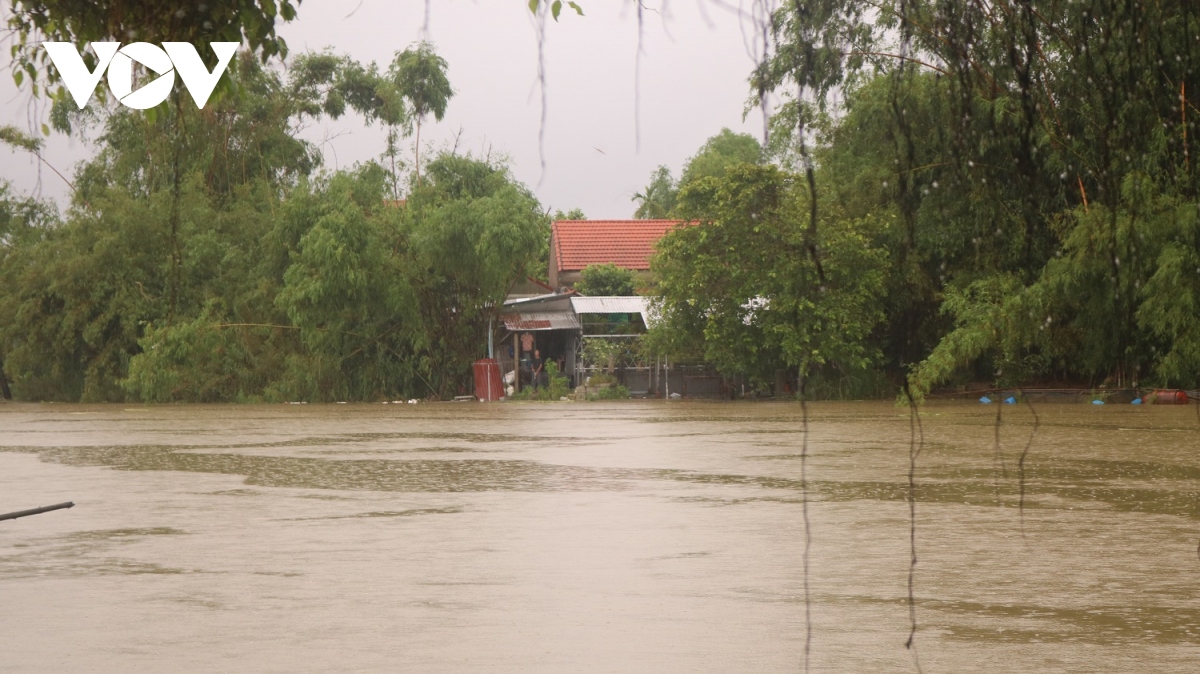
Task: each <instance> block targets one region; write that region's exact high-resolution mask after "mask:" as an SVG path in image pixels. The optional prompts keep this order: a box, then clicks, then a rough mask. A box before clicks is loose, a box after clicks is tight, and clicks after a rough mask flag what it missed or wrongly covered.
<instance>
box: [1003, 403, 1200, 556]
mask: <svg viewBox="0 0 1200 674" xmlns="http://www.w3.org/2000/svg"><path fill="white" fill-rule="evenodd" d="M1020 393H1021V397H1022V398H1024V399H1025V404H1026V405H1027V406H1028V407H1029V413H1030V414H1032V415H1033V428H1032V429H1030V431H1029V439H1028V440H1026V441H1025V449H1023V450H1021V456H1020V457H1019V458H1018V459H1017V484H1018V486H1019V488H1020V492H1021V495H1020V497H1019V498H1018V500H1017V512H1018V516H1019V517H1020V520H1021V537H1022V538H1024V537H1025V457H1027V456H1029V449H1030V448H1031V447H1033V436H1035V435H1037V432H1038V427H1039V426H1041V425H1042V420H1041V418H1040V417H1038V413H1037V410H1036V409H1034V407H1033V402H1032V401H1030V400H1029V397H1028V396H1026V395H1025V392H1024V391H1021V392H1020ZM1197 414H1198V415H1200V408H1197Z"/></svg>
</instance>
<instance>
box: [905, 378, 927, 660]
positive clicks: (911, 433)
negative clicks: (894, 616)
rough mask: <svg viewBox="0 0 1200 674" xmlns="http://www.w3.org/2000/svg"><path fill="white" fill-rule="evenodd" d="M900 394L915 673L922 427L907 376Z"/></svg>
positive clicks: (909, 643)
mask: <svg viewBox="0 0 1200 674" xmlns="http://www.w3.org/2000/svg"><path fill="white" fill-rule="evenodd" d="M904 395H905V397H906V398H908V552H909V558H908V622H909V629H908V640H907V641H905V642H904V647H905V648H907V649H908V650H909V651H910V652H911V653H912V656H913V664H914V665H915V666H916V668H917V672H918V674H920V672H921V671H922V670H921V658H920V657H919V656H918V655H917V596H916V593H915V590H914V588H915V581H916V573H917V459H918V458H919V457H920V456H921V450H922V449H924V447H925V431H924V429H922V428H921V416H920V411H919V410H918V409H917V401H916V399H915V398H913V394H912V389H911V388H910V386H909V384H908V380H907V379H905V381H904Z"/></svg>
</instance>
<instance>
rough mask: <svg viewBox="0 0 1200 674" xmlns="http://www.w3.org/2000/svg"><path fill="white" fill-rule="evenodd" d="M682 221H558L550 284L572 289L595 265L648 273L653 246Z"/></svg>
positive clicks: (552, 236) (552, 238)
mask: <svg viewBox="0 0 1200 674" xmlns="http://www.w3.org/2000/svg"><path fill="white" fill-rule="evenodd" d="M679 223H680V221H679V220H556V221H555V222H554V224H553V225H551V229H550V285H551V286H552V287H554V288H563V287H573V286H574V285H575V284H576V283H577V282H579V280H580V272H582V271H583V269H584V267H587V266H588V265H592V264H607V263H610V262H611V263H612V264H615V265H617V266H618V267H624V268H625V269H632V270H634V271H637V272H641V273H643V274H645V273H646V272H648V271H649V270H650V256H651V255H653V254H654V244H655V243H657V242H658V240H659V239H661V238H662V237H663V235H664V234H666V233H667V232H668V231H670V229H671V228H672V227H675V226H676V225H678V224H679Z"/></svg>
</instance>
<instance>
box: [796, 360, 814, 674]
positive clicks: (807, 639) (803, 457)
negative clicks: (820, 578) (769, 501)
mask: <svg viewBox="0 0 1200 674" xmlns="http://www.w3.org/2000/svg"><path fill="white" fill-rule="evenodd" d="M805 369H806V368H805V367H804V366H801V368H800V386H799V387H797V388H799V390H800V420H801V421H800V423H801V431H800V432H801V437H800V513H801V516H802V517H803V519H804V574H803V575H804V672H805V674H807V672H808V666H809V656H810V654H811V652H812V595H811V593H810V591H809V582H808V559H809V550H810V549H811V548H812V529H811V528H810V527H809V520H808V400H807V399H808V395H807V394H808V391H807V389H808V377H807V376H806V372H805Z"/></svg>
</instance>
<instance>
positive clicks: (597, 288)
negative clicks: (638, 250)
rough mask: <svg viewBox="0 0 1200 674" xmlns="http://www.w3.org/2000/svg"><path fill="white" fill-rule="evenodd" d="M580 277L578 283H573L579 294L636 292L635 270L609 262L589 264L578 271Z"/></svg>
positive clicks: (611, 294) (601, 294) (596, 294)
mask: <svg viewBox="0 0 1200 674" xmlns="http://www.w3.org/2000/svg"><path fill="white" fill-rule="evenodd" d="M580 277H581V278H580V281H579V283H576V284H575V290H576V292H578V293H579V294H580V295H595V296H622V295H633V294H634V293H635V292H636V283H637V276H636V274H635V272H634V271H633V270H632V269H625V268H624V267H618V266H617V265H615V264H613V263H611V262H608V263H605V264H589V265H588V266H586V267H584V268H583V271H581V272H580Z"/></svg>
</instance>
